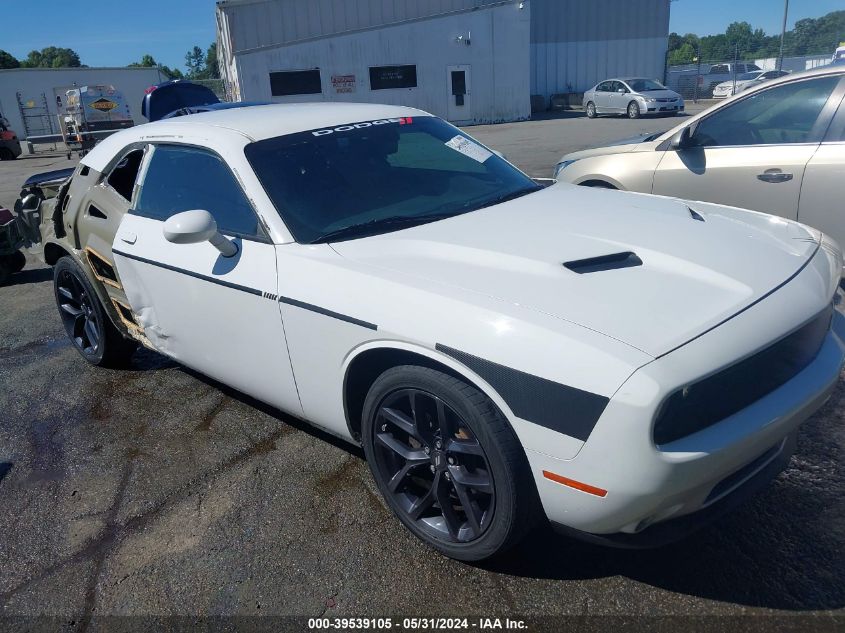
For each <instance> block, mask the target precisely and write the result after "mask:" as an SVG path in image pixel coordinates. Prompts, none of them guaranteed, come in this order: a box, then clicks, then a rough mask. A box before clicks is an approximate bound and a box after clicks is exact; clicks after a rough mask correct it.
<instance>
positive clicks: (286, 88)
mask: <svg viewBox="0 0 845 633" xmlns="http://www.w3.org/2000/svg"><path fill="white" fill-rule="evenodd" d="M321 92H323V88H322V85H321V83H320V69H319V68H317V69H314V70H293V71H281V72H275V73H270V94H272V95H273V96H274V97H287V96H289V95H317V94H320V93H321Z"/></svg>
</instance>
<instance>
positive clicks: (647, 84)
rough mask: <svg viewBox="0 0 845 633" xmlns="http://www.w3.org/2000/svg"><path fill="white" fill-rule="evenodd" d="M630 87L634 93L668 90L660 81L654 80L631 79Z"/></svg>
mask: <svg viewBox="0 0 845 633" xmlns="http://www.w3.org/2000/svg"><path fill="white" fill-rule="evenodd" d="M628 85H629V86H631V90H633V91H634V92H652V91H654V90H666V86H664V85H663V84H662V83H660V82H659V81H655V80H654V79H631V80H630V81H628Z"/></svg>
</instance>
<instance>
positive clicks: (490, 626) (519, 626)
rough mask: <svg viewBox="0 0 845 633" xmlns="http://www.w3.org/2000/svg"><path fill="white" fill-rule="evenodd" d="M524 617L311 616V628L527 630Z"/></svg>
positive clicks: (348, 629)
mask: <svg viewBox="0 0 845 633" xmlns="http://www.w3.org/2000/svg"><path fill="white" fill-rule="evenodd" d="M527 628H528V627H527V624H526V623H525V621H524V620H519V619H511V618H402V619H401V620H399V619H394V618H354V617H352V618H309V620H308V629H309V630H310V631H319V630H341V631H379V630H385V631H386V630H391V629H397V630H400V631H401V630H406V631H416V630H429V631H446V630H473V629H474V630H478V631H496V630H526V629H527Z"/></svg>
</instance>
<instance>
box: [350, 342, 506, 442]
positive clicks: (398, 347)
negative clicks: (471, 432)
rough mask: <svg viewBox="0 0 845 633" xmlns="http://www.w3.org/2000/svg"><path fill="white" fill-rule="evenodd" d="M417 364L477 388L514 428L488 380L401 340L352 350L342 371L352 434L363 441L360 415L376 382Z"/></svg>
mask: <svg viewBox="0 0 845 633" xmlns="http://www.w3.org/2000/svg"><path fill="white" fill-rule="evenodd" d="M400 365H417V366H420V367H429V368H431V369H436V370H439V371H442V372H443V373H445V374H448V375H450V376H453V377H455V378H457V379H459V380H462V381H464V382H466V383H467V384H469V385H471V386H473V387H475V388H476V389H478V390H479V391H480V392H481V393H483V394H484V395H485V396H487V397H488V398H490V400H491V401H492V402H493V403H494V404H495V405H496V407H498V409H499V411H501V413H502V415H503V417H504V418H505V420H506V421H507V424H508V426H510V427H511V431H513V432H514V435H516V431H515V429H514V428H513V423H512V421H511V420H512V418H513V412H512V411H511V410H510V408H509V407H508V406H507V404H505V401H504V400H503V399H502V397H501V396H500V395H499V394H498V393H497V392H496V390H495V389H493V388H492V387H491V386H490V385H489V384H488V383H487V382H486V381H485V380H483V379H482V378H481V377H480V376H478V375H477V374H475V373H474V372H473V371H471V370H470V369H469V368H468V367H466V366H464V365H461V364H460V363H458V362H457V361H455V360H454V359H452V358H451V357H449V356H446V355H445V354H441V353H439V352H436V351H434V350H431V349H429V348H426V347H422V346H418V345H413V344H408V343H403V342H399V341H378V342H372V343H370V344H367V345H364V346H362V347H359V348H357V349H356V350H354V351H353V353H352V354H350V355H349V357H348V358H347V359H346V362H345V363H344V368H343V412H344V416H345V417H346V425H347V428H348V430H349V433H350V435H351V436H352V438H353V439H354V440H355V441H356V442H360V440H361V415H362V412H363V408H364V400H365V399H366V397H367V393H368V392H369V390H370V387H371V386H372V384H373V383H374V382H375V380H376V379H377V378H378V377H379V376H380V375H381V374H383V373H384V372H385V371H387V370H388V369H390V368H391V367H398V366H400Z"/></svg>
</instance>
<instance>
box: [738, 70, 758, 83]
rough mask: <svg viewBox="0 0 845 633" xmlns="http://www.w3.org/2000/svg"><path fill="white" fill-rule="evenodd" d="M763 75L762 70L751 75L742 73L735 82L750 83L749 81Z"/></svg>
mask: <svg viewBox="0 0 845 633" xmlns="http://www.w3.org/2000/svg"><path fill="white" fill-rule="evenodd" d="M762 74H763V71H762V70H755V71H754V72H752V73H742V74H741V75H737V76H736V80H737V81H750V80H751V79H757V77H759V76H760V75H762Z"/></svg>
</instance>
